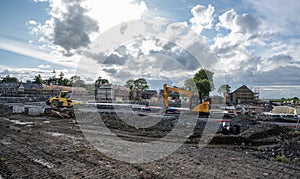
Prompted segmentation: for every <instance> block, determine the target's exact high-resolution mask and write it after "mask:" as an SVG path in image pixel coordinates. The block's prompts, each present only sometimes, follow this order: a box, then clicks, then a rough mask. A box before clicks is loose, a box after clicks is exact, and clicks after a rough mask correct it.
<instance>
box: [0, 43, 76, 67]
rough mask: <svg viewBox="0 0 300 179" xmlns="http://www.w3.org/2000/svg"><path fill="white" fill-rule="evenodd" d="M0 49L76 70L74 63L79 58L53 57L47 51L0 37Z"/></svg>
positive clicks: (53, 55)
mask: <svg viewBox="0 0 300 179" xmlns="http://www.w3.org/2000/svg"><path fill="white" fill-rule="evenodd" d="M0 49H2V50H6V51H10V52H13V53H17V54H20V55H25V56H28V57H32V58H36V59H39V60H43V61H46V62H51V63H54V64H59V65H64V66H68V67H71V68H76V67H77V65H76V62H78V60H79V57H78V56H74V57H72V58H67V57H63V56H61V55H60V54H59V55H55V54H52V53H50V52H49V51H47V50H44V49H41V48H39V47H37V46H34V45H32V44H31V45H28V44H27V43H22V42H17V41H13V40H10V39H6V38H1V37H0ZM67 59H68V60H70V61H69V62H64V60H67Z"/></svg>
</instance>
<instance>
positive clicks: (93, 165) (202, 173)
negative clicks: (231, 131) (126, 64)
mask: <svg viewBox="0 0 300 179" xmlns="http://www.w3.org/2000/svg"><path fill="white" fill-rule="evenodd" d="M103 118H104V119H106V120H107V121H110V118H111V121H114V120H115V116H113V115H112V114H106V115H105V117H103ZM114 122H116V121H114ZM247 124H250V123H247ZM251 124H252V123H251ZM122 125H123V124H117V122H116V124H113V125H111V130H112V131H114V132H115V133H116V134H118V135H120V136H122V135H123V136H124V134H126V136H128V135H132V136H131V137H129V140H134V138H135V136H137V131H135V130H134V129H132V128H128V127H127V128H126V127H125V128H124V126H123V127H122ZM108 126H109V125H108ZM125 129H126V130H125ZM164 132H168V130H165V131H164ZM196 133H197V131H195V135H193V136H191V137H190V139H189V140H188V141H187V142H186V143H185V144H184V145H183V146H182V147H180V148H179V149H178V150H177V151H176V152H174V153H172V154H171V155H169V156H167V157H165V158H163V159H160V160H158V161H154V162H151V163H143V164H129V163H126V162H122V161H117V160H114V159H111V158H109V157H108V156H105V155H104V154H102V153H101V152H99V151H98V150H96V149H95V148H94V147H93V146H92V145H91V144H90V143H89V142H88V141H87V140H86V139H85V137H84V135H83V134H82V132H81V130H80V128H79V127H78V123H77V122H76V119H75V118H74V117H72V118H65V119H60V118H56V117H52V116H50V115H48V116H34V117H33V116H26V115H23V114H18V115H17V114H9V115H8V114H5V115H4V114H3V115H2V117H0V136H1V138H0V174H1V176H2V178H300V165H299V162H298V161H297V157H300V155H299V154H300V153H299V150H300V138H299V136H297V135H295V134H294V131H293V130H291V129H286V128H282V127H278V126H260V125H255V126H254V127H253V126H252V127H245V128H244V130H243V131H242V133H241V134H240V135H237V136H233V135H221V134H217V135H216V137H215V138H214V139H213V140H212V141H211V143H210V145H208V146H206V147H203V148H199V145H198V144H197V141H198V138H197V135H196ZM154 134H156V135H154ZM142 136H145V137H147V138H148V139H149V138H152V139H153V140H155V139H156V138H157V137H160V133H159V132H158V131H155V132H153V131H151V130H149V131H144V133H143V135H142ZM139 140H141V136H140V137H139ZM145 141H146V140H145ZM281 154H284V155H286V156H287V158H288V159H289V160H288V162H278V160H277V161H274V159H273V158H274V157H276V156H278V155H281ZM0 178H1V177H0Z"/></svg>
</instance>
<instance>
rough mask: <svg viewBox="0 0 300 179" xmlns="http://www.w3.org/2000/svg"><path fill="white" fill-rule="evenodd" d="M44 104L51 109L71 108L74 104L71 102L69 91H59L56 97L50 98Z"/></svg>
mask: <svg viewBox="0 0 300 179" xmlns="http://www.w3.org/2000/svg"><path fill="white" fill-rule="evenodd" d="M46 104H47V105H49V106H51V107H52V108H63V107H67V108H71V107H73V106H74V104H75V102H74V101H73V100H72V92H71V91H61V92H60V93H59V95H58V96H55V97H51V98H49V99H48V100H47V101H46Z"/></svg>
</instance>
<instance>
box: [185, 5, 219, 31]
mask: <svg viewBox="0 0 300 179" xmlns="http://www.w3.org/2000/svg"><path fill="white" fill-rule="evenodd" d="M214 11H215V8H214V7H213V6H212V5H210V4H209V5H208V7H207V8H206V7H205V6H202V5H199V4H198V5H196V6H195V7H193V8H192V9H191V13H192V14H193V17H192V18H191V19H190V22H191V24H192V29H193V30H195V31H196V32H197V33H198V34H200V33H201V32H202V30H203V29H211V28H212V26H213V20H214V19H213V13H214Z"/></svg>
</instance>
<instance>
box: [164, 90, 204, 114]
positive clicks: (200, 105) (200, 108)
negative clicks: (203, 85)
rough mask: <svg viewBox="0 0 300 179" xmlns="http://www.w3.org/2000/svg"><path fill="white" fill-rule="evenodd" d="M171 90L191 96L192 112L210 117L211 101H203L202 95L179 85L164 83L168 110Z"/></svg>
mask: <svg viewBox="0 0 300 179" xmlns="http://www.w3.org/2000/svg"><path fill="white" fill-rule="evenodd" d="M169 92H177V93H180V94H183V95H185V96H187V97H188V98H189V102H190V106H189V108H190V110H191V112H198V113H199V117H208V116H209V102H206V101H202V95H201V94H200V95H199V96H198V95H195V94H193V93H192V92H190V91H187V90H183V89H180V88H177V87H169V86H168V85H167V84H164V93H163V94H164V100H165V107H166V112H168V109H169Z"/></svg>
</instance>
